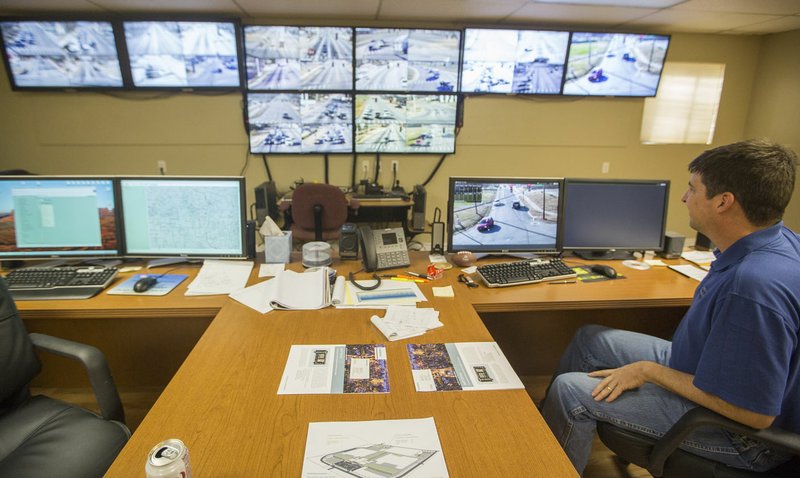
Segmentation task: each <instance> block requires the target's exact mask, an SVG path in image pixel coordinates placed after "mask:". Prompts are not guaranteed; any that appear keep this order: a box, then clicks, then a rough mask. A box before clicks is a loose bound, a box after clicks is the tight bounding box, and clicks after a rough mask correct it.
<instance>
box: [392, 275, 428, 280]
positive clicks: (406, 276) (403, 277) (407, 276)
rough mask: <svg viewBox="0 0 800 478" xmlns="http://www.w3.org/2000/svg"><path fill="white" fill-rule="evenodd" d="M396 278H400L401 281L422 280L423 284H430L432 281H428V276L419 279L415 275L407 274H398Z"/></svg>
mask: <svg viewBox="0 0 800 478" xmlns="http://www.w3.org/2000/svg"><path fill="white" fill-rule="evenodd" d="M394 277H399V278H400V279H412V280H421V281H423V282H428V281H429V280H430V279H428V277H427V276H425V277H418V276H416V275H414V276H410V275H407V274H396V275H395V276H394Z"/></svg>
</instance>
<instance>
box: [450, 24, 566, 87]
mask: <svg viewBox="0 0 800 478" xmlns="http://www.w3.org/2000/svg"><path fill="white" fill-rule="evenodd" d="M568 42H569V32H558V31H536V30H488V29H474V28H468V29H466V31H465V33H464V60H463V62H464V64H463V66H462V69H461V91H462V92H463V93H506V94H508V93H514V94H535V95H557V94H559V93H560V92H561V81H562V78H563V77H564V61H565V60H566V56H567V43H568Z"/></svg>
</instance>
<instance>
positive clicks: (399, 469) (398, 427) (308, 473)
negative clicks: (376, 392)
mask: <svg viewBox="0 0 800 478" xmlns="http://www.w3.org/2000/svg"><path fill="white" fill-rule="evenodd" d="M302 476H303V478H312V477H313V478H338V477H349V476H358V477H363V478H374V477H382V478H399V477H401V476H407V477H409V478H445V477H448V476H449V475H448V474H447V465H446V464H445V462H444V455H443V454H442V445H441V443H440V442H439V435H438V433H437V432H436V424H435V423H434V421H433V418H419V419H411V420H375V421H365V422H319V423H309V424H308V438H307V439H306V452H305V459H304V460H303V473H302Z"/></svg>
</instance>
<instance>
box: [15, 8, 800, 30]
mask: <svg viewBox="0 0 800 478" xmlns="http://www.w3.org/2000/svg"><path fill="white" fill-rule="evenodd" d="M64 12H69V13H76V14H87V15H103V14H116V13H125V14H130V13H140V14H148V15H158V14H172V13H179V14H185V15H188V14H213V15H223V14H224V15H233V16H236V17H240V18H242V19H243V21H244V22H245V23H247V22H255V21H258V22H261V23H272V24H279V23H281V22H285V23H287V24H302V22H303V21H306V22H308V23H312V22H313V23H316V24H325V23H326V22H327V23H331V24H334V23H338V24H342V22H347V24H348V25H354V26H357V25H362V24H363V25H369V24H374V23H375V22H380V23H382V24H383V23H391V22H397V23H401V22H402V23H403V24H404V25H403V26H407V25H406V24H408V23H412V24H415V25H420V24H425V23H435V24H439V25H441V24H448V25H452V26H455V27H462V26H498V27H502V26H515V27H545V28H559V27H563V28H569V29H573V30H574V29H576V28H586V29H611V30H619V31H642V32H658V33H662V32H663V33H678V32H691V33H721V34H742V35H760V34H768V33H778V32H784V31H789V30H798V29H800V0H0V14H2V15H46V14H52V13H64Z"/></svg>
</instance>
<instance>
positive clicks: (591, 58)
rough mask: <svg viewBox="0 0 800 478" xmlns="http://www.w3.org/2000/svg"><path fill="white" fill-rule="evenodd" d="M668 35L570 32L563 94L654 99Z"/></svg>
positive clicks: (665, 54)
mask: <svg viewBox="0 0 800 478" xmlns="http://www.w3.org/2000/svg"><path fill="white" fill-rule="evenodd" d="M669 40H670V37H669V35H645V34H639V33H588V32H573V33H572V40H571V41H570V45H569V59H568V60H567V74H566V76H565V80H564V94H565V95H577V96H645V97H646V96H655V95H656V91H658V82H659V80H660V79H661V70H662V69H663V67H664V60H665V59H666V57H667V49H668V47H669Z"/></svg>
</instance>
